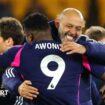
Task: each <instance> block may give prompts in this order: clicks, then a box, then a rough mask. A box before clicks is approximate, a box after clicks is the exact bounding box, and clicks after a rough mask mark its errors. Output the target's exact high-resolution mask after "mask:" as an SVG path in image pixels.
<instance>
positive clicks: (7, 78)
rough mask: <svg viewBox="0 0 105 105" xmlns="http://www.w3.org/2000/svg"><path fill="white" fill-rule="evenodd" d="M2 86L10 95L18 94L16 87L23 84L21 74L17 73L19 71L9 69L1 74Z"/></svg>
mask: <svg viewBox="0 0 105 105" xmlns="http://www.w3.org/2000/svg"><path fill="white" fill-rule="evenodd" d="M2 82H3V86H4V88H5V89H7V90H8V91H9V92H10V94H12V95H19V94H18V86H19V85H20V84H21V83H22V82H23V77H22V74H21V73H20V72H19V69H18V70H17V68H13V67H9V68H7V69H6V71H5V73H4V74H3V81H2Z"/></svg>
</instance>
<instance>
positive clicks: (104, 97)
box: [99, 85, 105, 100]
mask: <svg viewBox="0 0 105 105" xmlns="http://www.w3.org/2000/svg"><path fill="white" fill-rule="evenodd" d="M99 91H100V93H101V94H102V99H104V100H105V85H104V86H103V87H102V88H101V89H100V90H99Z"/></svg>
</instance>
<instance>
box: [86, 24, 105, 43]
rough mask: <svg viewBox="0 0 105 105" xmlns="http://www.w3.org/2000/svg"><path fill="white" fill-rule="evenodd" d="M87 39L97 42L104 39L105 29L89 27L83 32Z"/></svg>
mask: <svg viewBox="0 0 105 105" xmlns="http://www.w3.org/2000/svg"><path fill="white" fill-rule="evenodd" d="M85 34H86V35H88V36H89V38H91V39H94V40H96V41H99V40H101V39H103V38H105V29H104V28H103V27H101V26H91V27H90V28H88V29H87V30H86V31H85Z"/></svg>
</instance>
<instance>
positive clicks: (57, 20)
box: [54, 18, 59, 29]
mask: <svg viewBox="0 0 105 105" xmlns="http://www.w3.org/2000/svg"><path fill="white" fill-rule="evenodd" d="M54 22H55V26H56V28H57V29H58V28H59V19H58V18H56V19H55V20H54Z"/></svg>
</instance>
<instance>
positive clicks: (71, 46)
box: [60, 41, 86, 54]
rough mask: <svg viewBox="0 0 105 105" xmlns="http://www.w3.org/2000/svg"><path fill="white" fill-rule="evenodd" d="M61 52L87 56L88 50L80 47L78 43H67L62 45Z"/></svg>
mask: <svg viewBox="0 0 105 105" xmlns="http://www.w3.org/2000/svg"><path fill="white" fill-rule="evenodd" d="M60 47H61V48H60V50H61V51H62V52H66V54H74V53H78V54H85V53H86V48H85V47H84V46H83V45H80V44H78V43H76V42H70V41H66V42H63V43H62V44H60Z"/></svg>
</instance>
